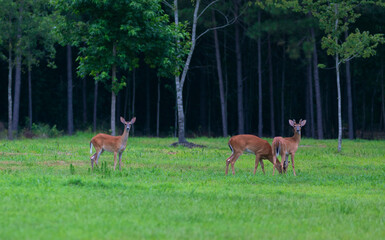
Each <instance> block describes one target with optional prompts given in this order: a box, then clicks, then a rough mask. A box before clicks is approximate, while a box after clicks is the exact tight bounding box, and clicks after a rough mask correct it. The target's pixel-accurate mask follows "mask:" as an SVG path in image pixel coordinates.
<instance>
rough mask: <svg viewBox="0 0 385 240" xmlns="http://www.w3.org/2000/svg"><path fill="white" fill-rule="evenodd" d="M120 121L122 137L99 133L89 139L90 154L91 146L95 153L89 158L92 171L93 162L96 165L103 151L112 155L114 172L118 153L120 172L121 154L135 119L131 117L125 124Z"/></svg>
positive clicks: (122, 119) (121, 118)
mask: <svg viewBox="0 0 385 240" xmlns="http://www.w3.org/2000/svg"><path fill="white" fill-rule="evenodd" d="M120 121H121V122H122V123H123V124H124V131H123V134H122V136H111V135H107V134H104V133H99V134H97V135H96V136H95V137H93V138H92V139H91V142H90V153H92V146H94V148H95V151H96V153H95V154H94V155H92V156H91V167H92V169H94V162H95V163H96V165H98V159H99V157H100V154H102V153H103V152H104V150H106V151H108V152H113V153H114V170H115V168H116V155H117V154H118V153H119V170H121V163H122V153H123V151H124V149H126V145H127V139H128V135H129V132H130V128H131V125H132V124H134V123H135V121H136V117H133V118H132V119H131V121H129V122H126V120H124V118H123V117H120Z"/></svg>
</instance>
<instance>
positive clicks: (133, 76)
mask: <svg viewBox="0 0 385 240" xmlns="http://www.w3.org/2000/svg"><path fill="white" fill-rule="evenodd" d="M135 114H136V113H135V68H134V69H133V70H132V117H134V116H135ZM131 132H132V135H134V134H135V124H134V125H132V129H131Z"/></svg>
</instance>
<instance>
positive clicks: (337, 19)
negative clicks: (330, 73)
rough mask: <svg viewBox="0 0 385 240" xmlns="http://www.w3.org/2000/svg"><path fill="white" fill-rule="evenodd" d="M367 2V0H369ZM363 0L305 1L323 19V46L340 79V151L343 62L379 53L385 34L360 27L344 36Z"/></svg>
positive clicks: (339, 148)
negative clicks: (378, 47)
mask: <svg viewBox="0 0 385 240" xmlns="http://www.w3.org/2000/svg"><path fill="white" fill-rule="evenodd" d="M365 2H366V1H365ZM362 3H363V1H357V0H349V1H327V0H321V1H316V2H312V1H303V2H302V4H303V9H305V11H306V12H309V11H310V12H311V13H312V14H313V16H314V17H316V18H317V19H318V20H319V24H320V27H321V29H323V30H324V32H325V36H323V37H322V48H323V49H326V50H327V54H328V55H332V56H334V59H335V69H336V81H337V95H338V98H337V104H338V152H340V151H341V143H342V116H341V115H342V111H341V84H340V64H341V63H344V62H346V61H349V60H351V59H353V58H356V57H363V58H368V57H370V56H373V55H375V53H376V51H375V48H376V47H377V46H378V44H379V43H383V42H384V41H385V40H384V37H383V35H382V34H374V35H372V34H370V33H369V32H367V31H364V32H361V31H360V30H359V29H356V30H355V31H354V32H352V33H350V34H349V35H348V36H346V38H345V40H343V39H341V38H342V34H344V33H345V31H347V29H348V27H349V24H351V23H354V22H355V21H356V19H357V18H358V17H359V16H360V14H358V13H357V11H356V8H357V7H358V6H359V5H360V4H362Z"/></svg>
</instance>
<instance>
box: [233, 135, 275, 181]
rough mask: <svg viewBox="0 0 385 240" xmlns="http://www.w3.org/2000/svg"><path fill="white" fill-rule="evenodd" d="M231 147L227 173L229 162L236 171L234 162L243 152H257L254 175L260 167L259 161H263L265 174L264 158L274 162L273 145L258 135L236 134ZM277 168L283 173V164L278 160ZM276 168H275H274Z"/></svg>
mask: <svg viewBox="0 0 385 240" xmlns="http://www.w3.org/2000/svg"><path fill="white" fill-rule="evenodd" d="M229 147H230V149H231V151H232V154H231V156H230V157H229V158H228V159H227V160H226V175H227V172H228V170H229V164H230V163H231V170H232V171H233V175H235V172H234V164H235V162H236V161H237V159H238V158H239V156H241V155H242V154H243V152H245V151H246V152H249V153H254V154H255V167H254V175H255V172H256V171H257V168H258V163H261V167H262V171H263V174H265V167H264V165H263V161H262V159H267V160H269V161H270V162H271V163H273V164H274V162H273V152H272V150H271V146H270V144H269V142H268V141H266V140H263V139H261V138H259V137H257V136H254V135H249V134H242V135H236V136H233V137H231V138H230V140H229ZM276 167H277V169H278V171H279V172H280V173H281V164H280V162H279V161H278V163H277V166H276ZM274 169H275V168H274Z"/></svg>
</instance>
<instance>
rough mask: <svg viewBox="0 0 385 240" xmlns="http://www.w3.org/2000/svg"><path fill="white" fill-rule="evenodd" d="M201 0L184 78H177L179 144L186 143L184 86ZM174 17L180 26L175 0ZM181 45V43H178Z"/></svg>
mask: <svg viewBox="0 0 385 240" xmlns="http://www.w3.org/2000/svg"><path fill="white" fill-rule="evenodd" d="M199 5H200V0H196V1H195V9H194V15H193V24H192V34H191V47H190V51H189V53H188V55H187V59H186V62H185V64H184V68H183V72H182V77H181V78H180V77H179V76H175V88H176V95H177V106H178V124H179V125H178V126H179V128H178V135H179V136H178V142H179V143H185V142H187V141H186V138H185V128H184V123H185V119H184V112H183V85H184V82H185V79H186V75H187V71H188V70H189V67H190V62H191V58H192V55H193V52H194V49H195V44H196V27H197V21H198V10H199ZM174 17H175V25H176V26H178V25H179V14H178V1H177V0H174ZM178 43H179V41H178Z"/></svg>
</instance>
